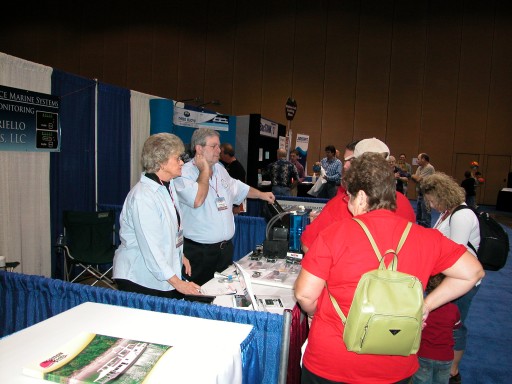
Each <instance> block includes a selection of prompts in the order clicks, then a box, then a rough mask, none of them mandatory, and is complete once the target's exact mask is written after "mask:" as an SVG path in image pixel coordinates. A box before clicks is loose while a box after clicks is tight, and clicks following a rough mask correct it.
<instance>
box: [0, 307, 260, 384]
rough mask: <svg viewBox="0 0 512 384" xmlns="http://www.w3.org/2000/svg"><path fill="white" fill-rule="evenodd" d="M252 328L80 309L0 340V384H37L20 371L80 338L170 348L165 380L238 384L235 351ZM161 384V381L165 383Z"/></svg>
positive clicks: (120, 310)
mask: <svg viewBox="0 0 512 384" xmlns="http://www.w3.org/2000/svg"><path fill="white" fill-rule="evenodd" d="M252 328H253V326H252V325H247V324H238V323H230V322H225V321H218V320H208V319H200V318H195V317H188V316H181V315H172V314H166V313H160V312H152V311H145V310H140V309H134V308H126V307H119V306H113V305H107V304H98V303H84V304H81V305H78V306H77V307H74V308H72V309H70V310H68V311H65V312H63V313H61V314H59V315H57V316H54V317H51V318H49V319H47V320H45V321H42V322H40V323H38V324H35V325H33V326H31V327H28V328H26V329H24V330H21V331H19V332H17V333H14V334H12V335H10V336H7V337H5V338H3V339H1V340H0V356H1V359H0V383H6V384H7V383H8V384H17V383H43V382H46V381H43V380H39V379H34V378H31V377H28V376H25V375H23V374H22V368H23V366H26V365H27V364H29V363H31V362H34V361H38V359H40V358H41V357H44V356H45V354H46V353H48V352H50V353H51V352H52V351H55V350H56V349H57V348H59V347H60V346H61V345H63V344H65V343H67V342H68V341H69V340H70V339H71V338H73V337H75V336H76V335H77V334H78V333H80V332H92V333H98V334H103V335H108V336H116V337H124V338H130V339H134V340H139V341H148V342H153V343H160V344H166V345H172V346H173V348H171V350H170V353H172V361H173V362H174V363H175V364H174V366H173V367H171V368H170V369H169V373H168V375H167V380H168V381H169V382H174V383H241V382H242V361H241V355H240V345H241V343H242V342H243V341H244V340H245V339H246V338H247V336H248V335H249V333H250V332H251V330H252ZM167 380H166V381H167Z"/></svg>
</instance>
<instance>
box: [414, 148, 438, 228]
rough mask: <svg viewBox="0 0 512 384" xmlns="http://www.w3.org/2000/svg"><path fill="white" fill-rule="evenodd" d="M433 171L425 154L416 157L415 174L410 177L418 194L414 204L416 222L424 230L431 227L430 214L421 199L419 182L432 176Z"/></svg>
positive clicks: (428, 208)
mask: <svg viewBox="0 0 512 384" xmlns="http://www.w3.org/2000/svg"><path fill="white" fill-rule="evenodd" d="M435 171H436V170H435V168H434V166H433V165H432V164H430V157H429V155H427V154H426V153H420V154H419V155H418V168H417V169H416V173H415V174H414V175H412V176H411V179H412V180H414V181H415V182H416V192H417V194H418V198H417V203H416V222H417V223H418V224H419V225H421V226H422V227H425V228H430V227H432V214H431V213H430V207H427V205H426V204H425V200H424V199H423V192H422V191H421V182H422V180H423V178H424V177H426V176H428V175H432V174H433V173H434V172H435Z"/></svg>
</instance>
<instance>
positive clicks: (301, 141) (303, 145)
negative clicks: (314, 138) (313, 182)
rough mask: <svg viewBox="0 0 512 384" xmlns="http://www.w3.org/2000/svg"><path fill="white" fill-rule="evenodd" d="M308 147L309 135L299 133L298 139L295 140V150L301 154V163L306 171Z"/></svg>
mask: <svg viewBox="0 0 512 384" xmlns="http://www.w3.org/2000/svg"><path fill="white" fill-rule="evenodd" d="M308 146H309V135H304V134H302V133H298V134H297V139H296V140H295V149H296V150H297V151H298V152H299V162H300V163H301V164H302V166H303V167H304V169H305V170H306V169H307V158H308Z"/></svg>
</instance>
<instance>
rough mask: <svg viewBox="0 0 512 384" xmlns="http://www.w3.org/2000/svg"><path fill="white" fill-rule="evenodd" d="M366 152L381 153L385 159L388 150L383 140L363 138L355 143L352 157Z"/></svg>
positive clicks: (387, 155)
mask: <svg viewBox="0 0 512 384" xmlns="http://www.w3.org/2000/svg"><path fill="white" fill-rule="evenodd" d="M366 152H376V153H381V154H383V155H384V158H385V159H387V158H388V157H389V152H390V151H389V148H388V146H387V145H386V144H385V143H384V142H383V141H380V140H379V139H376V138H375V137H372V138H371V139H363V140H361V141H360V142H359V143H357V144H356V147H355V148H354V157H359V156H361V155H362V154H363V153H366Z"/></svg>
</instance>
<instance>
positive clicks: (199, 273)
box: [174, 128, 275, 285]
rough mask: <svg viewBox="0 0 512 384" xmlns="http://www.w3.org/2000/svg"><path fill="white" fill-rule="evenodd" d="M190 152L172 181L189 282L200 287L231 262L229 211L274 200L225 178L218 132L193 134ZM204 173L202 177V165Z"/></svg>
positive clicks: (205, 130) (232, 222) (232, 230)
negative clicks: (251, 201) (247, 201)
mask: <svg viewBox="0 0 512 384" xmlns="http://www.w3.org/2000/svg"><path fill="white" fill-rule="evenodd" d="M191 148H192V150H193V151H194V158H193V159H192V160H191V161H189V162H188V163H186V164H185V165H184V166H183V171H182V176H181V177H178V178H176V180H175V181H174V184H175V187H176V192H177V193H178V196H179V199H180V207H181V210H182V213H183V215H182V220H183V232H184V252H185V254H186V255H187V258H188V259H189V260H190V265H191V268H192V274H188V273H187V274H186V276H187V278H188V279H189V280H191V281H194V282H196V283H197V284H199V285H203V284H204V283H206V282H207V281H208V280H210V279H212V278H213V275H214V273H215V272H216V271H219V272H222V271H224V269H226V268H227V267H228V266H229V265H231V263H232V262H233V242H232V241H231V239H232V238H233V235H234V234H235V219H234V215H233V211H232V209H231V207H232V205H233V204H240V203H242V201H244V199H245V198H247V197H249V198H253V199H261V200H264V201H267V202H269V203H273V202H274V201H275V197H274V195H273V194H272V192H261V191H259V190H257V189H255V188H253V187H250V186H249V185H247V184H245V183H243V182H241V181H240V180H237V179H233V178H232V177H231V176H229V174H228V172H227V171H226V169H225V168H224V167H223V166H222V165H221V164H219V156H220V141H219V132H217V131H215V130H213V129H209V128H200V129H196V130H195V131H194V133H193V134H192V138H191ZM203 159H204V160H205V161H206V162H207V164H208V166H207V170H208V171H207V172H204V173H203V172H201V170H202V162H203V161H204V160H203Z"/></svg>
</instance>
